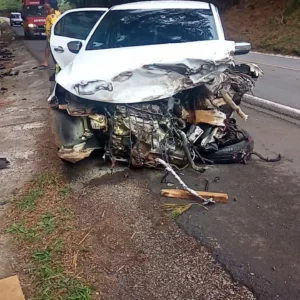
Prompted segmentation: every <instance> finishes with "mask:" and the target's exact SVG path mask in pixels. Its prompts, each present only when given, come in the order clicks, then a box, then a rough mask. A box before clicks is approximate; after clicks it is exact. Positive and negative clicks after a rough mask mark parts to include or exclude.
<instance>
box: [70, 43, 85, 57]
mask: <svg viewBox="0 0 300 300" xmlns="http://www.w3.org/2000/svg"><path fill="white" fill-rule="evenodd" d="M81 47H82V43H81V42H79V41H73V42H69V43H68V49H69V51H70V52H72V53H75V54H77V53H78V52H79V51H80V49H81Z"/></svg>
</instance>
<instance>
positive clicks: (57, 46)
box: [50, 8, 108, 69]
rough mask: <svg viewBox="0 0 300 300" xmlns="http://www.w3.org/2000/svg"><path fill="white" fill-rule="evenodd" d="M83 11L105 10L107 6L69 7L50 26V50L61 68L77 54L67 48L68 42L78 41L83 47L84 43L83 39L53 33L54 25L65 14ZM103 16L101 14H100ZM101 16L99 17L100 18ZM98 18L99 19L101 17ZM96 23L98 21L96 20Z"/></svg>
mask: <svg viewBox="0 0 300 300" xmlns="http://www.w3.org/2000/svg"><path fill="white" fill-rule="evenodd" d="M82 11H83V12H85V11H100V12H106V11H108V9H107V8H77V9H71V10H68V11H67V12H65V13H64V14H62V15H61V16H60V17H59V18H58V20H57V21H56V23H55V24H54V26H52V28H51V37H50V48H51V52H52V54H53V56H54V59H55V60H56V62H57V63H58V65H59V66H60V68H61V69H63V68H64V67H66V66H67V65H68V64H69V63H70V62H71V61H73V60H74V58H75V56H76V55H77V54H75V53H72V52H70V51H69V49H68V43H69V42H72V41H80V42H82V44H83V47H82V48H84V46H85V45H84V44H85V40H82V39H74V38H69V37H66V36H58V35H55V34H54V31H55V25H56V24H57V23H58V22H59V21H60V20H61V19H62V18H64V17H65V16H66V15H68V14H71V13H74V12H82ZM102 17H103V16H102ZM102 17H101V18H102ZM101 18H99V19H101ZM97 24H98V22H97Z"/></svg>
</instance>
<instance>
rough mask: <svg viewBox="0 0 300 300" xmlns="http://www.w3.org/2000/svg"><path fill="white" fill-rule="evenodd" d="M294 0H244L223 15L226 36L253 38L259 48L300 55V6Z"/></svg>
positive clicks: (254, 44) (236, 39)
mask: <svg viewBox="0 0 300 300" xmlns="http://www.w3.org/2000/svg"><path fill="white" fill-rule="evenodd" d="M292 2H293V1H290V0H275V1H271V2H269V1H257V0H250V1H248V0H247V1H246V0H242V1H241V2H240V4H238V5H235V6H234V7H232V8H230V9H228V10H226V11H225V12H224V13H223V14H222V21H223V24H224V30H225V34H226V38H227V39H231V40H234V41H250V42H251V43H252V46H253V49H254V50H258V51H266V52H275V53H282V54H289V55H297V56H300V39H299V36H300V8H299V7H298V6H295V7H294V8H293V7H292V6H291V4H292ZM294 2H297V1H294ZM290 7H291V8H290Z"/></svg>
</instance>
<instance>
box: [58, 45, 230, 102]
mask: <svg viewBox="0 0 300 300" xmlns="http://www.w3.org/2000/svg"><path fill="white" fill-rule="evenodd" d="M233 53H234V42H230V41H203V42H191V43H180V44H165V45H151V46H139V47H126V48H115V49H105V50H90V51H86V50H84V49H82V51H80V53H79V54H78V55H77V56H76V58H75V60H74V61H73V62H72V63H70V64H69V65H68V66H67V67H65V68H64V69H63V70H61V71H60V73H59V74H58V75H57V77H56V81H57V83H58V84H59V85H61V86H62V87H63V88H65V89H66V90H67V91H69V92H70V93H72V94H75V95H77V96H79V97H82V98H85V99H89V100H94V101H101V102H110V103H137V102H145V101H154V100H160V99H165V98H168V97H170V96H173V95H175V94H176V93H178V92H180V91H182V90H186V89H189V88H193V87H195V86H198V85H201V84H204V83H207V82H209V81H211V80H212V79H214V78H215V77H216V76H217V75H218V74H220V73H222V72H224V70H225V69H226V68H227V67H228V66H229V65H230V64H232V63H233Z"/></svg>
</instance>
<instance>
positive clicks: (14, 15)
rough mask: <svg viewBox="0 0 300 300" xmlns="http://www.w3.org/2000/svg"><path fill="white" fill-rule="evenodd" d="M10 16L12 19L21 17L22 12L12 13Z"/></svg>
mask: <svg viewBox="0 0 300 300" xmlns="http://www.w3.org/2000/svg"><path fill="white" fill-rule="evenodd" d="M10 17H11V18H12V19H21V14H11V15H10Z"/></svg>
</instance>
